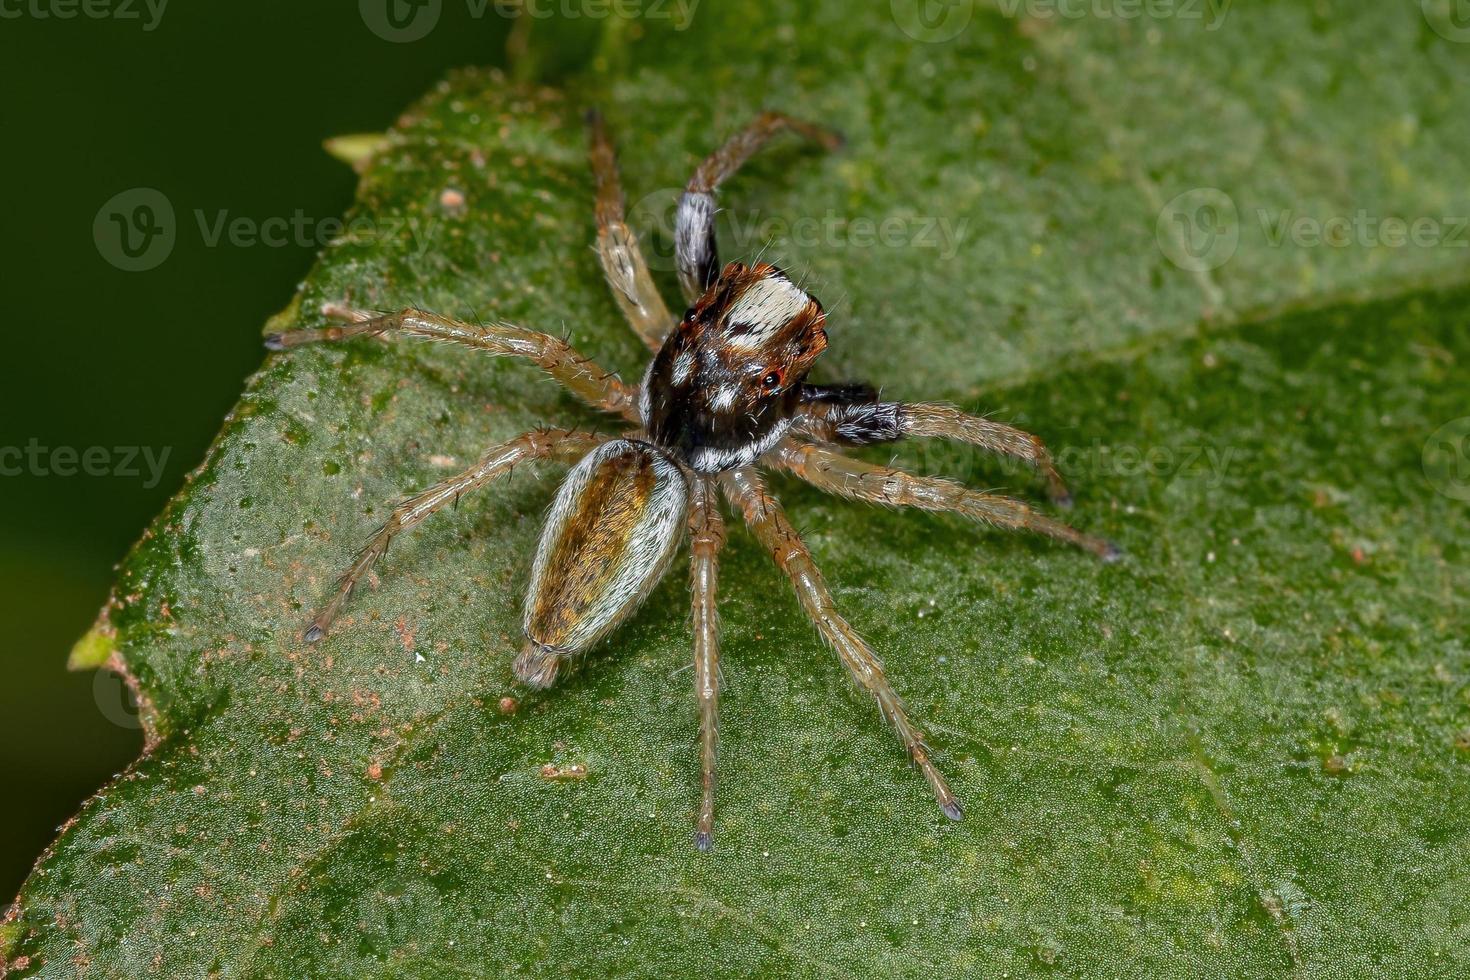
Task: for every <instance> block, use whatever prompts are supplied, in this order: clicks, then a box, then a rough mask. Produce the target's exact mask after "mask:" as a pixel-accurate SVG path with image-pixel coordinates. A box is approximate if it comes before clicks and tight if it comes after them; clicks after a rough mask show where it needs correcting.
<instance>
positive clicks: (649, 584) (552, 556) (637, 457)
mask: <svg viewBox="0 0 1470 980" xmlns="http://www.w3.org/2000/svg"><path fill="white" fill-rule="evenodd" d="M688 508H689V489H688V486H687V485H686V483H685V480H684V473H683V471H682V470H680V469H679V466H678V464H676V463H674V462H673V460H671V459H670V458H669V457H668V456H667V455H666V454H665V453H664V452H663V451H662V450H660V449H658V448H656V447H654V446H652V445H649V444H648V443H645V442H635V441H632V440H628V439H615V440H612V441H610V442H606V443H604V444H602V445H601V446H599V447H598V448H597V449H595V450H593V451H592V452H591V453H588V454H587V456H585V457H584V458H583V459H582V460H581V462H579V463H578V464H577V465H576V466H574V467H572V469H571V471H570V472H569V473H567V476H566V479H565V480H564V481H562V485H561V488H560V489H559V490H557V493H556V500H555V501H554V502H553V503H552V505H551V514H550V516H549V517H548V518H547V521H546V527H545V529H544V530H543V531H542V532H541V544H540V546H539V547H538V548H537V550H536V563H535V566H534V568H533V570H532V573H531V586H530V590H529V591H528V592H527V594H526V609H525V619H524V624H523V626H524V629H525V633H526V639H527V643H526V646H525V649H523V650H522V651H521V653H520V655H519V656H518V657H517V658H516V660H515V665H514V669H515V673H516V676H517V677H519V678H520V679H521V680H522V681H524V682H525V683H527V684H529V685H531V686H532V687H547V686H549V685H550V684H551V683H552V682H553V681H554V680H555V679H556V675H557V672H558V671H559V669H560V667H561V665H562V663H563V662H564V661H566V660H568V659H569V658H570V657H572V656H573V655H575V654H578V653H581V652H582V651H584V650H586V649H587V648H588V647H590V646H592V645H593V644H594V643H596V642H597V641H598V640H600V639H602V637H604V636H605V635H607V633H608V632H609V631H610V630H612V629H613V628H614V627H615V626H617V625H618V624H619V623H621V622H622V621H623V620H624V619H625V618H627V616H628V614H629V613H631V612H632V611H633V610H634V609H636V608H637V607H638V604H639V603H640V602H642V601H643V599H644V597H645V596H647V595H648V593H649V591H650V590H651V589H652V588H653V587H654V585H656V584H657V583H658V580H659V579H660V578H661V577H662V576H663V573H664V571H665V570H666V569H667V568H668V564H669V560H670V559H671V558H672V557H673V554H674V550H675V547H676V546H677V544H678V542H679V538H680V535H681V534H682V532H683V530H684V522H685V515H686V512H687V511H688Z"/></svg>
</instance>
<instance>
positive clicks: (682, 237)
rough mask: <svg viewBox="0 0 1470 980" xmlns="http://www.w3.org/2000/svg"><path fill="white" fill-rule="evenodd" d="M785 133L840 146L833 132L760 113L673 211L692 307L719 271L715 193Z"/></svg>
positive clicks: (705, 167)
mask: <svg viewBox="0 0 1470 980" xmlns="http://www.w3.org/2000/svg"><path fill="white" fill-rule="evenodd" d="M783 130H791V131H792V132H795V133H799V134H800V135H802V136H804V137H806V138H807V139H809V140H812V141H813V142H815V143H818V144H820V145H821V146H823V147H825V148H826V149H829V150H835V149H837V148H838V147H840V146H841V145H842V137H841V136H839V135H838V134H837V133H836V132H835V131H833V130H830V129H827V128H826V127H824V126H818V125H815V124H814V123H809V122H806V121H804V120H801V119H795V118H793V117H791V116H788V115H786V114H785V113H782V112H763V113H761V114H760V115H759V116H756V117H755V118H754V119H753V120H751V121H750V123H749V124H748V125H746V127H745V128H744V129H742V130H740V132H738V133H736V134H735V135H734V136H731V137H730V138H729V139H728V140H726V141H725V143H724V145H723V146H721V147H720V148H719V149H718V150H715V151H714V152H713V153H711V154H710V155H709V156H708V157H706V158H705V160H704V162H703V163H701V164H700V165H699V167H698V168H697V169H696V170H695V171H694V175H693V176H692V177H690V178H689V184H688V186H686V187H685V189H684V194H683V196H681V197H680V198H679V207H678V209H677V210H676V211H675V212H674V258H675V261H676V263H677V265H678V269H679V285H680V286H681V287H682V288H683V290H684V298H685V299H686V300H688V301H689V302H691V303H693V302H694V301H695V300H696V299H698V298H699V297H700V296H701V295H703V293H704V291H705V290H706V289H708V288H709V287H710V286H712V285H713V284H714V281H715V279H716V278H718V277H719V272H720V250H719V247H718V245H717V244H716V242H715V212H716V211H717V210H718V208H717V207H716V206H715V189H716V188H718V187H719V186H720V183H721V182H722V181H724V179H725V178H726V177H729V176H730V175H731V174H733V173H734V172H735V171H737V170H739V169H740V167H741V166H742V165H743V164H744V163H745V161H746V160H749V159H750V158H751V156H753V155H754V154H755V153H756V152H757V151H758V150H760V148H761V147H763V146H765V145H766V143H767V142H768V141H769V140H770V139H771V137H773V136H775V135H776V134H777V133H780V132H782V131H783Z"/></svg>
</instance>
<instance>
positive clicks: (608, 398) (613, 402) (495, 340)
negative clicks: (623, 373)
mask: <svg viewBox="0 0 1470 980" xmlns="http://www.w3.org/2000/svg"><path fill="white" fill-rule="evenodd" d="M330 312H331V313H332V314H333V315H336V316H340V317H342V318H343V319H346V320H348V321H350V322H347V323H344V324H342V325H341V326H336V327H323V328H321V329H320V330H292V331H290V332H287V333H277V334H271V335H270V336H269V337H267V338H266V341H265V345H266V347H268V348H270V349H271V350H285V349H286V348H288V347H299V346H301V345H302V344H315V343H321V342H323V341H336V340H347V339H348V338H350V337H361V336H368V335H375V334H382V333H404V334H408V335H409V336H412V337H421V338H424V339H426V340H441V341H447V342H449V343H453V344H460V345H462V346H465V347H471V348H474V349H475V350H480V351H485V352H487V353H490V354H496V355H502V356H509V357H524V358H527V359H528V360H531V361H534V362H535V363H536V365H537V366H538V367H540V368H541V369H542V370H543V371H545V372H546V373H547V374H549V375H551V377H552V378H554V379H555V380H556V381H557V383H558V384H560V385H561V386H562V387H564V388H566V389H567V390H568V391H570V392H571V393H572V394H574V395H576V396H577V397H578V398H581V399H582V400H583V401H585V402H587V403H588V404H589V405H592V406H593V407H595V408H600V409H602V410H603V411H606V412H612V413H614V414H617V415H621V416H623V418H625V419H628V420H629V421H632V422H635V423H637V422H639V421H640V419H639V416H638V407H637V406H638V389H637V387H636V386H631V387H630V386H629V385H625V384H623V382H621V381H619V380H618V377H617V375H615V374H613V373H612V372H611V371H604V370H603V369H602V368H601V367H599V366H598V365H597V364H596V363H595V362H594V361H592V359H591V358H587V357H583V356H582V355H581V354H578V353H577V352H576V351H575V350H573V349H572V346H571V345H570V344H568V343H567V342H566V341H565V340H562V339H560V338H558V337H553V336H551V335H550V334H545V333H540V332H538V331H535V330H526V329H525V328H523V327H516V326H512V325H510V324H508V323H487V324H474V323H466V322H464V321H463V320H454V319H451V318H450V317H447V316H440V315H439V314H437V313H427V312H425V311H423V310H415V309H406V310H400V311H399V312H397V313H388V314H384V315H381V316H379V315H374V314H371V313H366V312H362V311H356V310H345V309H340V308H337V309H333V310H331V311H330Z"/></svg>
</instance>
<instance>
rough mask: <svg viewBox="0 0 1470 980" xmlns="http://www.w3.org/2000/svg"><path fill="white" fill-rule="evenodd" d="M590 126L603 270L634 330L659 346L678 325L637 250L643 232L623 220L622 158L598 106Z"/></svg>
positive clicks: (589, 118) (652, 345)
mask: <svg viewBox="0 0 1470 980" xmlns="http://www.w3.org/2000/svg"><path fill="white" fill-rule="evenodd" d="M587 128H588V140H589V146H588V151H587V157H588V160H589V161H590V162H591V164H592V176H593V179H594V180H595V181H596V184H597V205H596V211H597V255H598V257H599V258H600V259H601V260H602V271H603V273H604V274H605V275H606V276H607V284H608V286H609V287H611V288H612V293H613V298H614V299H616V300H617V302H618V306H619V307H621V308H622V311H623V316H625V317H627V319H628V323H629V324H630V325H631V326H632V327H633V330H634V332H635V333H637V334H638V336H639V337H641V338H643V342H644V343H645V344H647V345H648V346H649V347H650V348H652V349H653V350H658V349H659V347H660V346H661V345H662V344H663V340H664V336H665V335H666V334H667V333H668V332H669V327H670V326H672V325H673V322H674V318H673V314H671V313H670V312H669V308H668V306H667V305H666V304H665V303H664V300H663V297H662V296H660V295H659V293H658V289H657V287H655V286H654V284H653V277H652V276H650V275H649V273H648V264H647V263H646V262H645V261H644V260H643V252H642V251H641V250H640V249H639V248H638V236H637V235H635V234H633V231H632V229H630V228H629V227H628V225H627V223H626V221H625V220H624V214H623V206H624V201H623V188H622V184H621V182H620V181H619V179H618V159H617V155H616V154H615V153H614V152H613V145H612V140H611V138H610V137H609V136H608V133H607V126H606V124H605V123H604V122H603V119H602V113H600V112H598V111H597V110H596V109H593V110H592V111H591V112H589V113H587Z"/></svg>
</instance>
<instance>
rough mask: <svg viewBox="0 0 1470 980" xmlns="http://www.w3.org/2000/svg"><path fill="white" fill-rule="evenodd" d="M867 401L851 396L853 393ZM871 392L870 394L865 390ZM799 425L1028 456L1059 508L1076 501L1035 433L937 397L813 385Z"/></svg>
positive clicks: (820, 435)
mask: <svg viewBox="0 0 1470 980" xmlns="http://www.w3.org/2000/svg"><path fill="white" fill-rule="evenodd" d="M849 392H850V393H851V397H855V398H858V399H861V400H852V401H849V400H846V398H847V397H849ZM865 394H866V395H867V396H868V397H866V398H865V399H864V398H863V395H865ZM807 397H808V398H809V399H811V400H810V401H808V402H807V403H806V404H804V405H803V406H802V408H801V410H800V412H799V413H798V414H797V420H796V425H797V427H798V431H800V432H801V433H802V434H803V435H806V436H810V437H811V438H813V439H819V440H821V441H822V442H832V443H837V444H838V445H844V446H865V445H868V444H870V443H875V442H893V441H896V440H898V439H902V438H904V437H905V436H922V437H929V438H936V439H952V440H954V441H956V442H965V443H969V444H970V445H972V446H979V447H980V448H981V449H984V450H986V451H988V452H992V453H996V454H998V455H1001V456H1009V457H1011V458H1013V459H1019V460H1023V461H1024V462H1026V463H1029V464H1031V466H1032V468H1033V469H1035V470H1036V471H1037V472H1038V473H1040V474H1041V476H1042V478H1043V479H1045V480H1046V488H1047V496H1048V497H1050V498H1051V501H1052V503H1054V504H1056V505H1057V506H1059V507H1070V506H1071V505H1072V494H1071V493H1070V492H1068V490H1067V485H1066V483H1065V482H1063V480H1062V476H1061V474H1060V473H1058V472H1057V467H1056V464H1055V463H1054V462H1053V461H1052V458H1051V453H1050V452H1048V451H1047V448H1046V446H1045V445H1044V444H1043V443H1042V441H1041V439H1040V438H1038V437H1037V436H1034V435H1032V434H1031V433H1029V432H1023V431H1022V430H1020V429H1017V428H1014V427H1012V426H1009V425H1006V424H1005V423H1003V422H995V421H992V420H991V419H987V418H982V417H980V416H978V415H970V414H969V413H967V412H962V411H960V410H959V409H957V408H954V407H952V406H950V405H941V404H935V403H933V402H913V403H904V402H882V401H878V400H877V396H876V393H874V392H873V391H872V389H871V388H862V387H860V386H847V387H846V388H817V387H815V386H810V387H809V392H808V393H807Z"/></svg>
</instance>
